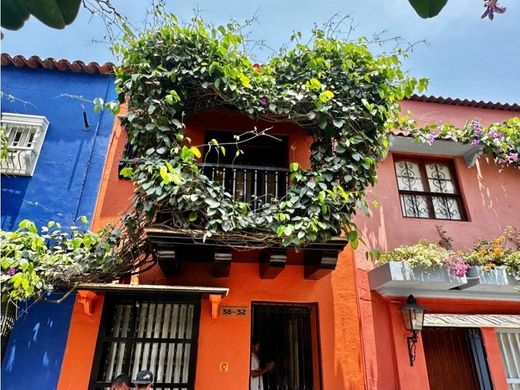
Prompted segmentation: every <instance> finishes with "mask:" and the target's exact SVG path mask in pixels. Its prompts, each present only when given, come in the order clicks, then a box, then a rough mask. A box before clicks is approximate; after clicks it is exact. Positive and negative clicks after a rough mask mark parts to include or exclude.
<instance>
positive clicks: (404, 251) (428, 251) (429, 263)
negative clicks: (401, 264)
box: [377, 240, 449, 268]
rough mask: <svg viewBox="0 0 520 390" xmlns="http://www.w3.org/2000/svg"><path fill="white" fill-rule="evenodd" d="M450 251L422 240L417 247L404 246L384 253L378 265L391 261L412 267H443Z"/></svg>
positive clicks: (378, 260)
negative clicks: (404, 263)
mask: <svg viewBox="0 0 520 390" xmlns="http://www.w3.org/2000/svg"><path fill="white" fill-rule="evenodd" d="M448 254H449V253H448V250H446V249H444V248H443V247H441V246H439V245H438V244H435V243H433V242H430V241H426V240H421V241H420V242H419V243H418V244H416V245H403V246H400V247H398V248H396V249H394V250H392V251H389V252H386V253H384V254H383V255H382V256H380V257H379V258H378V259H377V263H378V264H385V263H388V262H391V261H406V262H407V263H408V264H410V266H411V267H417V266H421V267H424V268H433V267H443V266H444V265H445V264H446V260H447V258H448Z"/></svg>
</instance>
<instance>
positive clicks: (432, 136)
mask: <svg viewBox="0 0 520 390" xmlns="http://www.w3.org/2000/svg"><path fill="white" fill-rule="evenodd" d="M435 138H437V134H435V133H430V134H428V143H429V144H430V145H431V144H433V142H434V141H435Z"/></svg>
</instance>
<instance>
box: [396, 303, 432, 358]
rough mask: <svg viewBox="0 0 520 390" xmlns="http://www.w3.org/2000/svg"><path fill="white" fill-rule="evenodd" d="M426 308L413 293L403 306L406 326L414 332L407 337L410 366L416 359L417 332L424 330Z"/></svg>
mask: <svg viewBox="0 0 520 390" xmlns="http://www.w3.org/2000/svg"><path fill="white" fill-rule="evenodd" d="M425 311H426V309H425V308H424V307H422V306H420V305H418V304H417V302H416V301H415V298H414V296H413V295H410V296H409V297H408V299H407V301H406V305H404V306H403V307H401V315H402V316H403V322H404V327H405V328H406V330H408V331H410V332H412V335H411V336H408V337H407V338H406V342H407V344H408V356H409V357H410V366H412V367H413V362H414V360H415V344H416V343H417V334H418V333H419V332H420V331H421V330H422V328H423V323H424V312H425Z"/></svg>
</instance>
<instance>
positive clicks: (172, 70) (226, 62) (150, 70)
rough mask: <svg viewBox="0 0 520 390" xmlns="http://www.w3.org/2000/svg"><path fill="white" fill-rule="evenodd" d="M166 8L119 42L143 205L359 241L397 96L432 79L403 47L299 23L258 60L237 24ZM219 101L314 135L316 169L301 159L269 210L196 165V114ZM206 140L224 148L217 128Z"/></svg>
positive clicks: (287, 240)
mask: <svg viewBox="0 0 520 390" xmlns="http://www.w3.org/2000/svg"><path fill="white" fill-rule="evenodd" d="M164 17H165V23H162V24H160V27H158V28H155V29H153V30H150V31H145V32H143V33H142V34H134V33H127V34H126V35H125V37H124V45H118V46H117V47H115V48H114V49H115V51H117V52H118V54H120V55H121V57H122V63H121V66H120V67H119V68H117V69H116V76H117V79H116V85H117V88H118V93H119V98H120V100H121V102H123V101H124V100H125V99H126V98H127V97H128V114H127V115H126V117H125V118H124V119H123V122H124V125H125V128H126V129H127V131H128V136H129V141H130V142H131V144H132V145H133V147H134V149H135V150H136V151H137V154H138V156H137V157H138V163H137V164H136V165H135V166H134V167H133V168H132V169H131V170H130V169H126V170H125V171H124V172H121V173H122V174H125V175H130V176H131V178H132V180H133V181H134V182H135V183H136V184H137V187H136V195H137V196H136V204H135V206H136V209H137V210H140V211H145V213H146V215H147V216H148V218H149V221H148V223H150V224H153V223H154V219H155V217H156V215H157V213H159V212H161V210H173V211H172V212H170V213H169V215H170V214H171V215H172V218H173V220H171V221H169V222H168V223H171V224H172V226H176V227H180V228H183V229H184V231H189V230H190V229H196V230H199V231H200V230H203V231H204V232H205V237H209V236H211V235H214V234H223V233H227V232H237V231H242V232H248V234H250V233H255V232H258V233H262V234H271V235H275V236H277V237H279V239H280V240H281V242H282V244H283V245H294V246H297V247H299V246H302V245H306V244H309V243H312V242H317V241H318V242H323V241H327V240H329V239H330V238H331V237H333V236H339V235H341V234H343V232H345V231H347V232H349V233H348V234H349V237H350V239H351V242H352V244H353V246H355V245H357V243H358V241H359V238H358V236H357V233H356V235H354V233H352V232H355V231H356V227H355V225H353V223H352V215H353V214H354V213H355V211H356V209H358V208H359V207H361V209H363V210H364V211H367V208H368V205H367V204H366V202H364V201H363V194H364V191H365V189H366V188H367V187H368V186H370V185H373V184H374V183H375V180H376V165H377V161H378V160H379V159H380V158H381V157H382V156H383V155H384V153H385V148H386V145H387V139H386V126H387V122H388V121H389V119H390V118H392V117H393V116H395V115H397V105H396V104H395V102H396V101H397V100H398V99H401V98H403V97H405V96H408V95H410V94H411V93H413V91H414V90H415V89H416V88H418V87H422V86H424V82H423V81H418V80H416V79H414V78H410V77H407V76H405V75H404V74H403V72H402V71H401V69H400V68H399V64H400V63H399V57H398V56H396V55H391V56H385V55H380V56H375V55H373V54H372V53H371V52H370V50H369V48H368V46H367V44H366V43H365V41H363V40H360V41H358V42H346V41H343V40H341V39H338V38H336V37H326V35H325V34H324V33H323V31H321V30H314V31H313V32H312V39H311V41H310V43H308V44H305V43H302V42H300V41H299V38H298V34H295V35H294V39H295V40H296V42H295V45H294V46H292V48H291V49H285V50H281V51H280V52H279V54H278V55H276V56H273V57H272V58H271V60H270V61H269V62H267V63H265V64H263V65H262V66H261V67H260V66H257V65H253V64H252V62H251V61H250V60H249V58H247V56H246V55H245V54H244V53H243V52H242V51H241V49H240V43H241V42H243V41H244V38H243V36H242V35H241V29H240V28H239V26H237V25H234V24H230V25H227V26H218V27H215V26H212V25H208V24H204V23H203V22H202V21H201V20H199V19H197V20H195V21H193V22H192V23H191V24H187V25H180V24H179V23H178V22H177V19H176V18H175V17H174V16H173V15H165V16H164ZM220 109H225V110H234V111H239V112H241V113H243V114H244V115H247V116H248V117H249V118H251V119H253V120H256V119H262V118H267V119H268V120H269V122H270V123H273V124H275V125H276V124H277V123H282V122H284V123H287V122H293V123H295V124H297V125H298V126H300V127H302V128H304V129H305V130H307V131H308V132H309V133H310V134H312V136H313V143H312V144H311V146H310V148H311V165H312V167H311V169H309V170H306V169H303V168H302V167H301V166H300V165H299V164H298V163H296V162H291V163H290V165H289V171H290V180H291V186H290V188H289V190H288V193H287V194H286V196H285V197H284V198H282V199H273V200H272V201H271V203H270V204H268V205H264V207H263V208H262V209H261V211H256V210H254V209H253V207H251V205H250V204H247V203H243V202H235V201H234V200H233V196H232V194H229V193H226V192H225V191H224V190H223V188H222V185H221V183H218V182H214V181H211V180H209V179H208V178H207V177H206V176H204V175H203V174H202V173H201V170H200V169H199V167H198V166H197V162H198V161H200V159H202V153H201V149H199V148H197V147H195V146H193V145H191V142H190V140H189V139H187V137H185V133H184V131H185V120H186V118H188V117H191V116H192V115H194V114H197V113H200V112H210V111H211V110H220ZM208 125H210V126H211V125H212V124H210V123H208ZM260 130H261V129H260ZM237 141H238V140H237ZM207 147H208V148H215V149H218V150H219V151H220V153H222V155H225V153H226V150H225V148H224V146H223V145H221V144H220V143H219V140H218V139H213V140H211V141H210V142H209V144H208V145H207ZM236 153H237V155H238V154H240V153H243V151H241V150H238V151H237V152H236ZM246 157H247V156H246Z"/></svg>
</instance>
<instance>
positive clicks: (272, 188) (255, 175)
mask: <svg viewBox="0 0 520 390" xmlns="http://www.w3.org/2000/svg"><path fill="white" fill-rule="evenodd" d="M133 164H135V162H134V161H133V160H132V159H127V158H125V159H121V160H120V162H119V171H121V169H123V168H124V167H126V166H132V165H133ZM199 167H200V169H201V171H202V173H203V174H204V175H206V176H207V177H208V178H210V179H211V180H214V181H217V182H219V183H221V184H222V188H224V190H225V191H226V192H229V193H230V194H232V195H233V198H234V199H235V200H236V201H238V202H245V203H248V204H249V206H250V208H251V209H253V210H256V209H259V208H261V207H262V206H263V205H265V204H269V203H271V202H272V201H273V199H280V198H282V197H283V196H285V195H286V194H287V189H288V188H289V169H287V168H280V167H262V166H252V165H235V164H214V163H205V164H199ZM120 178H121V179H122V177H121V176H120Z"/></svg>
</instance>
